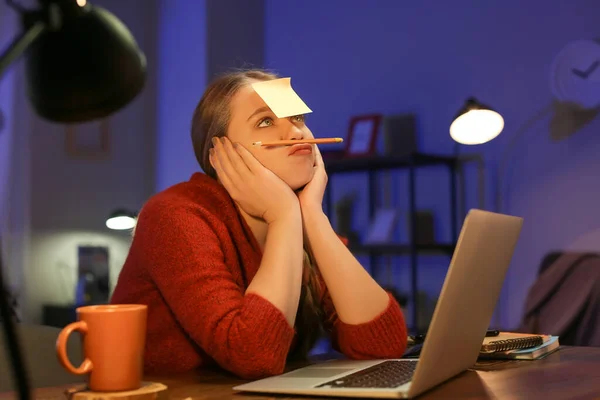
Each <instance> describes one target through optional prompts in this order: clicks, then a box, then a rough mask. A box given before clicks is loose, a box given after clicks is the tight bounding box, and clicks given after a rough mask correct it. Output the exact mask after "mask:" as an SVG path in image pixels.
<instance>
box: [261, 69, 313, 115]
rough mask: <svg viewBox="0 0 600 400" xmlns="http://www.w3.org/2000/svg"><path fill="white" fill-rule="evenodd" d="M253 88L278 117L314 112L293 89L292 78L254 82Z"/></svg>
mask: <svg viewBox="0 0 600 400" xmlns="http://www.w3.org/2000/svg"><path fill="white" fill-rule="evenodd" d="M252 88H253V89H254V91H256V93H258V95H259V96H260V97H261V98H262V99H263V100H264V102H265V103H267V105H268V106H269V108H270V109H271V111H273V113H274V114H275V115H276V116H277V118H286V117H291V116H293V115H301V114H307V113H310V112H312V110H311V109H310V108H308V106H307V105H306V104H305V103H304V101H302V99H301V98H300V96H298V94H297V93H296V92H295V91H294V89H292V83H291V78H280V79H273V80H270V81H261V82H256V83H253V84H252Z"/></svg>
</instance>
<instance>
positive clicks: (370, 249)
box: [349, 243, 456, 255]
mask: <svg viewBox="0 0 600 400" xmlns="http://www.w3.org/2000/svg"><path fill="white" fill-rule="evenodd" d="M455 247H456V245H454V244H450V243H448V244H443V243H440V244H430V245H417V253H419V254H432V255H435V254H443V255H448V254H452V253H453V252H454V248H455ZM349 249H350V251H352V252H353V253H379V254H381V255H392V254H393V255H405V254H410V250H411V247H410V245H408V244H364V245H362V244H361V245H350V247H349Z"/></svg>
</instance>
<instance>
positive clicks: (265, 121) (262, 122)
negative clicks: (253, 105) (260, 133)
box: [257, 117, 273, 128]
mask: <svg viewBox="0 0 600 400" xmlns="http://www.w3.org/2000/svg"><path fill="white" fill-rule="evenodd" d="M271 125H273V120H272V119H271V118H269V117H267V118H263V119H261V120H260V122H259V123H258V125H257V127H259V128H264V127H267V126H271Z"/></svg>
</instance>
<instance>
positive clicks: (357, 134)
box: [345, 114, 383, 157]
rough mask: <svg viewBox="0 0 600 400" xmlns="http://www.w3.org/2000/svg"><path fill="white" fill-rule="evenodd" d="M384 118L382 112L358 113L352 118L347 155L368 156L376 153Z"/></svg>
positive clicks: (347, 142) (347, 141)
mask: <svg viewBox="0 0 600 400" xmlns="http://www.w3.org/2000/svg"><path fill="white" fill-rule="evenodd" d="M382 118H383V116H382V115H381V114H367V115H358V116H356V117H353V118H352V119H351V120H350V126H349V128H348V137H347V140H346V149H345V156H346V157H368V156H372V155H374V154H375V151H376V145H377V135H378V134H379V127H380V125H381V121H382Z"/></svg>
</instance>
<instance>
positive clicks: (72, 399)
mask: <svg viewBox="0 0 600 400" xmlns="http://www.w3.org/2000/svg"><path fill="white" fill-rule="evenodd" d="M165 390H167V387H166V386H165V385H163V384H162V383H158V382H142V386H140V388H139V389H135V390H128V391H123V392H92V391H91V390H88V389H87V387H86V386H80V387H75V388H71V389H68V390H67V391H66V393H65V394H66V395H67V398H68V399H69V400H109V399H119V400H134V399H135V400H145V399H158V398H159V396H160V395H161V394H162V393H161V392H164V391H165Z"/></svg>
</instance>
